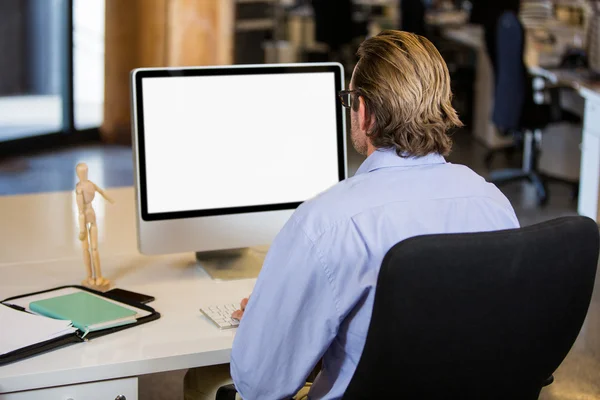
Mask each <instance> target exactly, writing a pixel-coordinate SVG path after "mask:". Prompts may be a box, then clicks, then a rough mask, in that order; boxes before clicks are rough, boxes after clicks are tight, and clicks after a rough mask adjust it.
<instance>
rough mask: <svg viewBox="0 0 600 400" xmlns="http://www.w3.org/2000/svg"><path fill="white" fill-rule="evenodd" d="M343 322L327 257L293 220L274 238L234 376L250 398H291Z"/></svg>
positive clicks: (243, 329)
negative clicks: (326, 260) (332, 284)
mask: <svg viewBox="0 0 600 400" xmlns="http://www.w3.org/2000/svg"><path fill="white" fill-rule="evenodd" d="M339 324H340V317H339V312H338V308H337V307H336V302H335V298H334V293H333V290H332V286H331V281H330V276H329V274H328V272H327V268H326V265H325V264H323V257H322V255H321V254H320V252H319V251H318V249H317V248H316V247H315V245H314V243H313V242H312V241H311V239H310V238H309V237H308V236H307V235H306V233H305V231H304V230H303V228H302V227H301V226H300V225H299V224H298V223H297V222H296V221H295V220H294V217H292V219H290V221H288V223H287V224H286V225H285V226H284V228H283V229H282V231H281V232H280V233H279V234H278V235H277V237H276V238H275V240H274V241H273V243H272V245H271V248H270V250H269V252H268V254H267V257H266V259H265V263H264V265H263V268H262V270H261V272H260V275H259V277H258V280H257V282H256V285H255V288H254V291H253V292H252V295H251V297H250V300H249V302H248V305H247V307H246V310H245V312H244V317H243V318H242V321H241V323H240V326H239V327H238V329H237V333H236V336H235V339H234V343H233V349H232V354H231V376H232V378H233V381H234V383H235V386H236V389H237V391H238V393H239V394H240V395H241V396H242V398H243V399H245V400H253V399H285V398H291V397H292V396H294V395H295V394H296V392H297V391H298V390H299V389H300V388H301V387H302V386H303V385H304V383H305V380H306V378H307V376H308V375H309V374H310V372H311V371H312V369H313V368H314V366H315V365H316V364H317V362H318V361H319V360H320V358H321V357H322V356H323V354H324V353H325V351H326V350H327V349H328V348H329V345H330V343H331V342H332V340H333V339H334V338H335V336H336V334H337V332H338V328H339Z"/></svg>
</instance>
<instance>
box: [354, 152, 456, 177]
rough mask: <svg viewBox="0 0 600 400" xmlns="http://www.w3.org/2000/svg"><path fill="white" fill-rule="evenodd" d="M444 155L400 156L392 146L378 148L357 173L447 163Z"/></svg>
mask: <svg viewBox="0 0 600 400" xmlns="http://www.w3.org/2000/svg"><path fill="white" fill-rule="evenodd" d="M445 163H446V160H445V159H444V157H443V156H441V155H439V154H437V153H434V154H428V155H426V156H423V157H406V158H403V157H400V156H398V154H396V150H395V149H392V148H385V149H377V150H375V151H374V152H373V154H371V155H370V156H369V157H367V159H366V160H365V161H364V162H363V163H362V164H361V166H360V168H359V169H358V171H356V175H360V174H365V173H367V172H372V171H375V170H378V169H381V168H394V167H399V168H405V167H416V166H422V165H434V164H445Z"/></svg>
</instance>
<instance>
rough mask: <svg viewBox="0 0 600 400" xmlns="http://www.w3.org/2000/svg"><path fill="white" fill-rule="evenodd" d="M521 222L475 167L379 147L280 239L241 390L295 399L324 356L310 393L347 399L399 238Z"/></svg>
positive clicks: (245, 330)
mask: <svg viewBox="0 0 600 400" xmlns="http://www.w3.org/2000/svg"><path fill="white" fill-rule="evenodd" d="M518 226H519V222H518V220H517V217H516V216H515V213H514V210H513V208H512V206H511V205H510V203H509V201H508V200H507V199H506V197H505V196H504V195H503V194H502V193H501V192H500V191H499V190H498V189H497V188H496V187H495V186H494V185H492V184H490V183H487V182H486V181H485V180H484V179H483V178H482V177H480V176H479V175H477V174H475V173H474V172H473V171H471V170H470V169H469V168H467V167H465V166H461V165H454V164H451V163H447V162H446V161H445V159H444V158H443V157H442V156H439V155H436V154H434V155H429V156H426V157H421V158H401V157H398V156H397V155H396V153H395V152H394V151H392V150H381V149H380V150H377V151H375V152H374V153H373V154H372V155H371V156H369V157H368V158H367V159H366V160H365V162H364V163H363V164H362V165H361V167H360V169H359V170H358V172H357V173H356V175H355V176H354V177H352V178H349V179H346V180H345V181H343V182H340V183H339V184H337V185H335V186H334V187H332V188H331V189H329V190H327V191H326V192H324V193H322V194H320V195H319V196H317V197H316V198H314V199H311V200H310V201H307V202H305V203H304V204H302V206H300V207H299V208H298V209H297V210H296V212H295V213H294V214H293V216H292V217H291V219H290V220H289V221H288V223H287V224H286V225H285V226H284V228H283V229H282V230H281V232H280V233H279V235H278V236H277V237H276V238H275V240H274V241H273V243H272V245H271V248H270V251H269V253H268V254H267V257H266V260H265V263H264V265H263V268H262V270H261V273H260V275H259V277H258V280H257V282H256V285H255V288H254V291H253V293H252V295H251V297H250V301H249V303H248V306H247V308H246V311H245V314H244V317H243V318H242V322H241V323H240V326H239V328H238V330H237V333H236V336H235V340H234V344H233V350H232V354H231V375H232V378H233V381H234V383H235V386H236V389H237V390H238V392H239V394H240V395H241V396H242V397H243V398H244V399H246V400H255V399H265V400H272V399H282V398H289V397H291V396H293V395H294V394H295V393H296V391H297V390H299V389H300V388H301V387H302V386H303V385H304V383H305V378H306V377H307V376H308V375H309V374H310V372H311V371H312V369H313V367H314V366H315V365H316V364H317V362H318V361H319V360H320V359H321V358H323V370H322V372H321V373H320V374H319V376H318V377H317V379H316V381H315V382H314V384H313V386H312V389H311V391H310V395H309V397H310V398H311V399H339V398H341V397H342V395H343V393H344V391H345V390H346V388H347V387H348V384H349V382H350V380H351V379H352V376H353V374H354V371H355V369H356V366H357V363H358V361H359V359H360V356H361V353H362V350H363V347H364V344H365V339H366V336H367V330H368V328H369V322H370V318H371V311H372V307H373V299H374V291H375V285H376V282H377V275H378V273H379V268H380V265H381V262H382V260H383V257H384V256H385V254H386V252H387V251H388V250H389V249H390V248H391V247H392V246H393V245H395V244H396V243H398V242H400V241H402V240H404V239H406V238H408V237H411V236H417V235H423V234H433V233H454V232H476V231H490V230H499V229H509V228H516V227H518ZM390 318H393V316H390ZM382 346H385V343H382Z"/></svg>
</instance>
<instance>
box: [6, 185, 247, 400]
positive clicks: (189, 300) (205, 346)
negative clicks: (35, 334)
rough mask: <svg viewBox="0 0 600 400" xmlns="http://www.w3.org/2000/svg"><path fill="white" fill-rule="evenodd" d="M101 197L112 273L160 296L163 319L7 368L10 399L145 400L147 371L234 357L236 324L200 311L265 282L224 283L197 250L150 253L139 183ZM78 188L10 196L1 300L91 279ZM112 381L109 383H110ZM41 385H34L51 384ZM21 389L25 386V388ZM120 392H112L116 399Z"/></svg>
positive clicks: (105, 253) (103, 251)
mask: <svg viewBox="0 0 600 400" xmlns="http://www.w3.org/2000/svg"><path fill="white" fill-rule="evenodd" d="M109 193H110V195H111V196H112V197H113V198H114V199H115V200H116V204H115V205H110V204H106V205H105V206H104V204H105V203H104V202H103V201H102V200H97V201H95V203H96V209H97V211H98V217H99V221H98V226H99V234H100V235H99V238H100V244H99V249H100V256H101V261H102V270H103V274H104V275H105V276H107V277H108V278H109V279H111V281H112V282H113V283H114V284H115V286H118V287H121V288H124V289H129V290H133V291H137V292H140V293H146V294H150V295H153V296H155V297H156V301H155V302H153V303H151V304H150V305H151V306H152V307H154V308H155V309H156V310H157V311H159V312H160V313H161V315H162V316H161V318H160V319H159V320H157V321H153V322H150V323H148V324H145V325H142V326H139V327H136V328H132V329H127V330H124V331H122V332H118V333H114V334H111V335H108V336H105V337H101V338H97V339H94V340H91V341H89V342H87V343H81V344H76V345H72V346H70V347H66V348H61V349H58V350H55V351H52V352H49V353H46V354H42V355H39V356H36V357H33V358H30V359H27V360H24V361H20V362H17V363H13V364H9V365H6V366H3V367H0V399H2V400H21V399H34V400H36V399H55V398H56V399H67V398H69V396H70V397H71V398H73V400H79V399H86V400H90V399H99V400H100V399H102V400H106V399H113V398H115V397H117V396H118V395H120V394H125V393H127V394H125V395H126V398H127V400H131V399H137V378H136V377H137V376H139V375H143V374H148V373H155V372H162V371H172V370H179V369H185V368H190V367H196V366H204V365H215V364H222V363H227V362H229V356H230V352H231V345H232V341H233V337H234V334H235V330H229V331H219V330H218V329H217V328H216V327H214V326H213V325H212V324H211V323H210V322H209V321H208V320H207V319H206V318H205V317H203V316H201V314H200V312H199V311H198V308H199V307H201V306H204V305H209V304H215V303H216V304H220V303H225V302H232V301H237V300H238V299H241V298H242V297H244V296H247V295H248V294H249V293H250V292H251V290H252V288H253V286H254V282H255V279H247V280H239V281H229V282H216V281H213V280H212V279H211V278H210V277H209V276H208V275H207V274H206V273H205V272H204V271H203V270H202V269H200V268H198V267H197V266H196V265H195V263H194V255H193V254H178V255H170V256H161V257H146V256H142V255H139V254H138V253H137V250H136V242H135V224H134V196H133V190H132V189H131V188H123V189H113V190H109ZM76 216H77V213H76V205H75V202H74V197H73V194H72V193H70V192H69V193H52V194H41V195H28V196H15V197H0V221H2V225H1V226H0V242H1V243H2V250H0V276H1V279H0V299H4V298H7V297H10V296H14V295H19V294H25V293H29V292H33V291H38V290H44V289H49V288H53V287H56V286H61V285H72V284H79V283H80V281H81V280H82V278H84V276H85V267H84V265H83V261H82V255H81V250H80V244H79V242H78V240H77V235H76V233H77V220H76ZM101 381H103V382H101ZM51 387H57V388H54V389H46V390H41V391H35V392H28V391H31V390H34V389H42V388H51ZM15 392H21V393H15ZM111 396H112V397H111Z"/></svg>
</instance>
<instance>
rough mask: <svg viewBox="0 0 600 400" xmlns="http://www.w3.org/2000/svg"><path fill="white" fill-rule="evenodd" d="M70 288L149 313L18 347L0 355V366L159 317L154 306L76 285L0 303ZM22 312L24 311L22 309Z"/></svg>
mask: <svg viewBox="0 0 600 400" xmlns="http://www.w3.org/2000/svg"><path fill="white" fill-rule="evenodd" d="M71 288H72V289H79V290H83V291H86V292H89V293H92V294H95V295H98V296H101V297H105V298H107V299H110V300H114V301H117V302H119V303H122V304H125V305H128V306H131V307H135V308H139V309H140V310H144V311H147V312H149V313H150V314H149V315H146V316H145V317H141V318H138V319H137V322H135V323H133V324H127V325H122V326H117V327H114V328H109V329H103V330H99V331H95V332H89V333H88V334H87V335H86V336H85V338H84V337H82V336H83V332H81V331H79V330H78V331H75V332H74V333H70V334H67V335H64V336H59V337H57V338H54V339H50V340H47V341H45V342H41V343H36V344H34V345H31V346H27V347H23V348H20V349H18V350H15V351H12V352H10V353H6V354H4V355H1V356H0V367H1V366H3V365H7V364H11V363H14V362H17V361H21V360H24V359H26V358H30V357H33V356H37V355H39V354H42V353H46V352H49V351H53V350H57V349H59V348H62V347H65V346H68V345H72V344H76V343H82V342H86V341H90V340H93V339H95V338H98V337H101V336H105V335H110V334H111V333H115V332H119V331H122V330H125V329H130V328H134V327H136V326H139V325H142V324H146V323H148V322H151V321H155V320H157V319H159V318H160V313H158V312H157V311H156V310H154V308H152V307H149V306H147V305H145V304H141V303H135V302H131V301H126V300H123V299H122V298H116V297H114V296H111V295H110V294H109V293H102V292H98V291H96V290H92V289H89V288H86V287H83V286H78V285H71V286H61V287H57V288H54V289H49V290H42V291H40V292H34V293H28V294H24V295H20V296H13V297H10V298H8V299H5V300H2V301H0V303H2V304H4V303H10V301H11V300H17V299H20V298H23V297H29V296H35V295H39V294H43V293H49V292H53V291H56V290H62V289H71ZM9 307H10V306H9ZM22 312H25V311H22Z"/></svg>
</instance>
